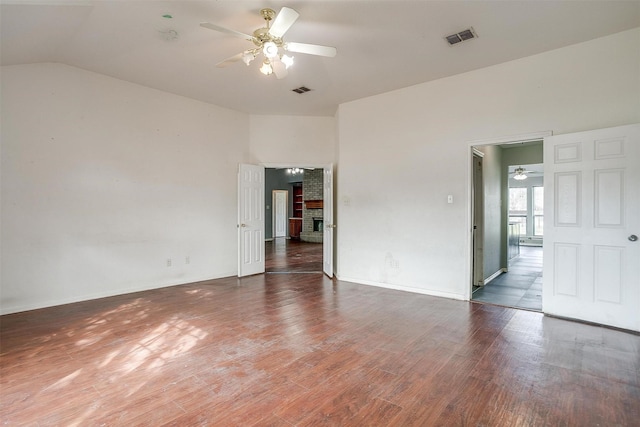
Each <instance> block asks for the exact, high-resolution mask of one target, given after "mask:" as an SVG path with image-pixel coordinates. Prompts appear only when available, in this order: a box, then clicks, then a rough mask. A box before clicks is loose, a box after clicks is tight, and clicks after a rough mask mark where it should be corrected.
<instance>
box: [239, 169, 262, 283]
mask: <svg viewBox="0 0 640 427" xmlns="http://www.w3.org/2000/svg"><path fill="white" fill-rule="evenodd" d="M238 248H239V250H240V253H239V255H238V276H239V277H242V276H249V275H251V274H258V273H264V167H262V166H256V165H246V164H241V165H240V169H239V172H238Z"/></svg>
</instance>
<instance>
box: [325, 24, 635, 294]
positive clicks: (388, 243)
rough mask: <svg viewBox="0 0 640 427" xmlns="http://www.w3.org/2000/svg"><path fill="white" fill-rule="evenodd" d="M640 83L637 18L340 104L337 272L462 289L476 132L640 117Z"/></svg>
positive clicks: (432, 290) (567, 128)
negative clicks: (595, 35) (619, 27)
mask: <svg viewBox="0 0 640 427" xmlns="http://www.w3.org/2000/svg"><path fill="white" fill-rule="evenodd" d="M639 93H640V29H635V30H631V31H626V32H623V33H619V34H616V35H613V36H609V37H604V38H601V39H596V40H592V41H589V42H586V43H581V44H578V45H574V46H570V47H566V48H563V49H558V50H555V51H551V52H547V53H543V54H540V55H536V56H532V57H527V58H523V59H520V60H516V61H512V62H508V63H504V64H500V65H497V66H493V67H489V68H485V69H481V70H477V71H473V72H469V73H465V74H461V75H457V76H453V77H449V78H445V79H441V80H437V81H433V82H429V83H424V84H421V85H417V86H413V87H409V88H406V89H402V90H398V91H394V92H389V93H386V94H382V95H379V96H374V97H370V98H366V99H362V100H358V101H354V102H351V103H347V104H343V105H341V106H340V108H339V112H338V116H339V117H338V121H337V123H338V135H339V153H338V158H339V159H340V179H339V181H338V194H339V198H338V200H336V203H337V204H338V208H337V209H338V220H337V222H338V229H337V230H338V248H337V249H338V265H337V273H338V276H339V277H340V278H341V279H345V280H351V281H355V282H360V283H369V284H375V285H380V286H387V287H392V288H399V289H406V290H411V291H415V292H423V293H429V294H433V295H443V296H449V297H454V298H466V297H467V295H468V292H469V270H470V268H469V259H470V249H469V230H468V217H469V212H470V207H469V188H470V187H469V183H470V171H469V164H470V160H469V159H470V141H474V140H475V141H477V140H483V139H486V140H488V139H494V138H495V139H497V138H500V137H503V136H509V135H521V134H530V133H535V132H541V131H547V130H551V131H553V132H554V133H555V134H562V133H568V132H575V131H581V130H587V129H595V128H602V127H609V126H617V125H623V124H628V123H634V122H640V102H639V101H640V99H639V96H638V94H639ZM449 194H450V195H453V197H454V203H453V204H447V195H449Z"/></svg>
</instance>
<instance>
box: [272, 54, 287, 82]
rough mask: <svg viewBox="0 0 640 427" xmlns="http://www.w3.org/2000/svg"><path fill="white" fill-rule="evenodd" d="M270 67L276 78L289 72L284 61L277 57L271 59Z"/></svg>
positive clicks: (282, 76) (280, 77) (285, 75)
mask: <svg viewBox="0 0 640 427" xmlns="http://www.w3.org/2000/svg"><path fill="white" fill-rule="evenodd" d="M271 68H272V69H273V73H274V74H275V75H276V77H277V78H278V80H280V79H282V78H284V77H287V74H289V72H288V71H287V67H286V65H284V63H283V62H282V61H280V60H279V59H277V58H274V59H272V60H271Z"/></svg>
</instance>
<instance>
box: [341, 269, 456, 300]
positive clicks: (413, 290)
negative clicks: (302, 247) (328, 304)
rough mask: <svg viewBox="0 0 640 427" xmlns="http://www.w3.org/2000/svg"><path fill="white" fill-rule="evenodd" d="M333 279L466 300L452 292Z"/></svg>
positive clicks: (357, 280)
mask: <svg viewBox="0 0 640 427" xmlns="http://www.w3.org/2000/svg"><path fill="white" fill-rule="evenodd" d="M335 277H336V279H338V280H340V281H341V282H349V283H355V284H357V285H365V286H375V287H378V288H386V289H393V290H396V291H404V292H411V293H414V294H422V295H430V296H433V297H441V298H448V299H455V300H461V301H466V300H467V299H466V298H465V296H464V295H462V294H456V293H452V292H443V291H436V290H433V289H424V288H414V287H412V286H401V285H393V284H390V283H381V282H374V281H370V280H360V279H354V278H352V277H342V276H338V275H335Z"/></svg>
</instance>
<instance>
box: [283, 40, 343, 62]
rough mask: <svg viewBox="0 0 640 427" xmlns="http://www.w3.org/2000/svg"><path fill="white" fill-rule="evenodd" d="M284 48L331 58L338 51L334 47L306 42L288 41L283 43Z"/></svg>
mask: <svg viewBox="0 0 640 427" xmlns="http://www.w3.org/2000/svg"><path fill="white" fill-rule="evenodd" d="M284 48H285V49H286V50H288V51H291V52H298V53H307V54H309V55H319V56H328V57H330V58H333V57H334V56H336V53H338V51H337V49H336V48H335V47H331V46H320V45H317V44H307V43H295V42H289V43H285V46H284Z"/></svg>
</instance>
